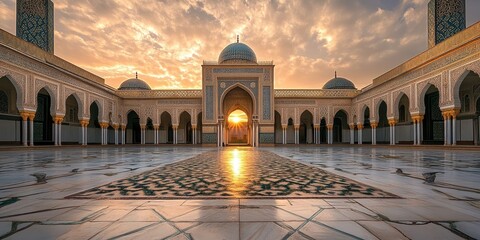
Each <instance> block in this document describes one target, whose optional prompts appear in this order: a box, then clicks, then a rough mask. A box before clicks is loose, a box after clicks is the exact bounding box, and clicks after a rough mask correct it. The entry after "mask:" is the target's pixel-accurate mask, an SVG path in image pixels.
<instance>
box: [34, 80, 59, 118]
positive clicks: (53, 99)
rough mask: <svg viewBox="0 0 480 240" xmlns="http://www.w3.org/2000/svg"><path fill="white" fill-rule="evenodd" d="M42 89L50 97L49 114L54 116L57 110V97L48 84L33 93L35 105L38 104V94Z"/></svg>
mask: <svg viewBox="0 0 480 240" xmlns="http://www.w3.org/2000/svg"><path fill="white" fill-rule="evenodd" d="M42 90H43V91H45V92H47V93H48V96H49V97H50V110H49V111H50V115H51V116H55V115H56V112H57V108H56V106H57V97H56V94H55V91H53V90H52V89H51V88H50V87H49V86H48V85H45V86H43V87H42V88H40V89H38V91H37V92H36V93H35V96H36V97H35V106H37V105H38V95H39V94H41V92H42Z"/></svg>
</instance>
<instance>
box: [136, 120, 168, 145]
mask: <svg viewBox="0 0 480 240" xmlns="http://www.w3.org/2000/svg"><path fill="white" fill-rule="evenodd" d="M146 127H147V125H146V124H140V144H142V145H143V144H145V128H146ZM174 139H175V134H174Z"/></svg>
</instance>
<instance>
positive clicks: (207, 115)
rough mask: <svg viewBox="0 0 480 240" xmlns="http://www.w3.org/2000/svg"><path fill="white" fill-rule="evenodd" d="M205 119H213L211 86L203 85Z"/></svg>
mask: <svg viewBox="0 0 480 240" xmlns="http://www.w3.org/2000/svg"><path fill="white" fill-rule="evenodd" d="M205 111H206V113H205V119H208V120H213V86H206V87H205Z"/></svg>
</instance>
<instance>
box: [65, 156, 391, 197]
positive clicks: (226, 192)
mask: <svg viewBox="0 0 480 240" xmlns="http://www.w3.org/2000/svg"><path fill="white" fill-rule="evenodd" d="M329 197H330V198H331V197H334V198H342V197H349V198H350V197H359V198H365V197H367V198H379V197H380V198H382V197H387V198H388V197H390V198H391V197H396V196H395V195H392V194H389V193H386V192H383V191H381V190H379V189H376V188H373V187H370V186H367V185H365V184H362V183H359V182H356V181H353V180H350V179H347V178H345V177H341V176H337V175H335V174H332V173H329V172H326V171H324V170H321V169H320V168H317V167H313V166H309V165H305V164H303V163H299V162H296V161H292V160H290V159H287V158H284V157H280V156H278V155H276V154H274V153H272V152H267V151H259V150H249V149H247V148H238V149H226V150H221V151H211V152H207V153H203V154H201V155H199V156H197V157H193V158H190V159H187V160H184V161H181V162H176V163H172V164H169V165H166V166H163V167H160V168H157V169H155V170H152V171H148V172H144V173H142V174H139V175H136V176H132V177H129V178H126V179H122V180H118V181H115V182H112V183H110V184H106V185H103V186H99V187H96V188H93V189H90V190H87V191H84V192H81V193H78V194H74V195H71V196H69V197H68V198H96V199H109V198H112V199H128V198H145V199H149V198H153V199H155V198H167V199H168V198H170V199H184V198H199V199H203V198H329Z"/></svg>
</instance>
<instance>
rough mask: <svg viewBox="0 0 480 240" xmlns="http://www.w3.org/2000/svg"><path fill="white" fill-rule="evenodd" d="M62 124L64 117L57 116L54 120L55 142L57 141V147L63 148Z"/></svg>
mask: <svg viewBox="0 0 480 240" xmlns="http://www.w3.org/2000/svg"><path fill="white" fill-rule="evenodd" d="M62 122H63V116H60V115H57V116H55V117H54V118H53V123H54V126H55V128H54V135H55V136H54V140H55V146H61V145H62Z"/></svg>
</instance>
